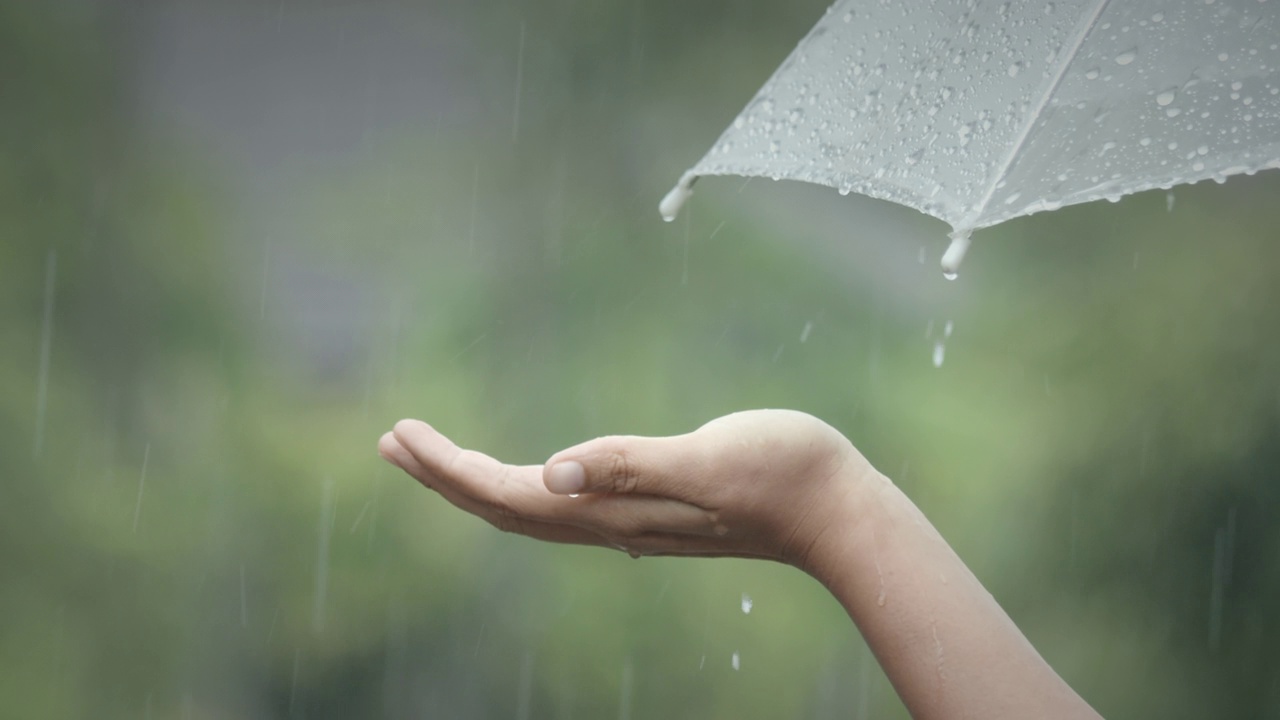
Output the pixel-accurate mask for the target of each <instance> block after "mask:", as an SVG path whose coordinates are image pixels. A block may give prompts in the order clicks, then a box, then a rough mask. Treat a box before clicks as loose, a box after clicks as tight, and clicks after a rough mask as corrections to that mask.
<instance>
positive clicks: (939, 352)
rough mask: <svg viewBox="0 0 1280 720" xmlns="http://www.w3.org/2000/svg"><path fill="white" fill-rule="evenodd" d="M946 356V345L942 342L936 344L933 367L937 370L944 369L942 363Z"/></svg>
mask: <svg viewBox="0 0 1280 720" xmlns="http://www.w3.org/2000/svg"><path fill="white" fill-rule="evenodd" d="M946 354H947V347H946V345H944V344H943V343H942V341H941V340H938V341H937V342H935V343H934V344H933V366H934V367H936V368H940V367H942V361H943V360H944V359H945V357H946Z"/></svg>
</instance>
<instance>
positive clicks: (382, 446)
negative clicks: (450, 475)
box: [378, 433, 613, 547]
mask: <svg viewBox="0 0 1280 720" xmlns="http://www.w3.org/2000/svg"><path fill="white" fill-rule="evenodd" d="M378 454H380V455H382V457H384V458H386V459H387V460H388V461H389V462H391V464H393V465H395V466H396V467H398V468H400V469H401V470H404V471H405V472H406V473H408V474H409V475H411V476H413V477H414V478H415V479H417V480H418V481H419V482H421V483H422V484H423V485H426V486H427V487H428V488H431V489H432V490H435V491H436V492H437V493H439V494H440V495H441V496H443V497H444V499H445V500H448V501H449V503H450V504H452V505H453V506H454V507H457V508H459V509H460V510H465V511H466V512H469V513H471V514H472V515H475V516H477V517H479V518H481V519H482V520H485V521H486V522H488V523H489V524H490V525H493V526H494V527H496V528H498V529H499V530H502V531H504V532H514V533H518V534H521V535H527V536H529V537H532V538H534V539H536V540H545V541H547V542H557V543H572V544H575V545H598V546H602V547H612V546H613V543H611V542H610V541H609V540H607V539H606V538H604V537H602V536H600V535H599V534H596V533H593V532H590V531H589V530H586V529H584V528H581V527H575V526H572V525H561V524H555V523H544V522H538V521H534V520H529V519H527V518H520V517H517V516H504V515H503V514H501V513H499V512H497V511H496V510H494V509H493V508H491V507H489V506H486V505H485V504H484V503H482V502H480V501H479V500H476V499H474V498H471V497H469V496H467V495H466V494H463V493H460V492H458V491H457V490H456V489H455V488H453V487H452V486H451V485H450V484H449V483H447V482H442V481H441V480H440V479H439V478H437V477H435V476H434V475H432V473H430V472H429V471H428V470H427V469H426V468H424V467H423V466H422V464H421V463H419V462H418V460H417V458H415V457H414V455H413V454H412V453H410V452H409V451H408V450H406V449H405V448H404V446H403V445H401V444H400V443H399V442H398V441H397V440H396V438H395V435H394V434H393V433H386V434H385V435H383V436H382V438H381V439H379V440H378Z"/></svg>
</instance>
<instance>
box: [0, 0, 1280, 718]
mask: <svg viewBox="0 0 1280 720" xmlns="http://www.w3.org/2000/svg"><path fill="white" fill-rule="evenodd" d="M823 9H824V4H823V2H822V0H797V1H796V2H787V3H784V2H777V0H734V1H733V2H729V1H728V0H708V1H706V2H699V3H688V2H681V1H680V0H644V1H643V2H594V1H588V0H513V1H503V2H495V3H477V2H472V3H468V2H462V1H461V0H458V1H456V2H452V1H451V2H445V1H444V0H439V1H437V2H430V3H414V2H408V1H407V0H406V1H403V2H401V1H398V0H384V1H380V2H374V1H370V2H350V1H347V2H336V1H335V0H315V1H313V2H302V0H281V1H280V2H268V3H257V2H236V1H232V0H228V1H225V2H214V1H213V0H208V1H205V2H196V1H192V0H181V1H177V2H159V1H153V2H148V1H144V0H138V1H134V2H125V1H123V0H121V1H120V2H107V1H100V2H90V1H88V0H46V1H44V2H25V3H24V2H9V3H0V708H3V710H2V711H0V714H3V715H5V716H6V717H25V718H90V717H92V718H192V719H204V718H350V717H368V718H374V717H385V718H403V717H424V718H518V719H528V718H613V717H617V718H622V719H632V718H634V719H637V720H638V719H639V718H670V717H712V718H731V717H732V718H783V717H785V718H871V717H875V718H886V717H887V718H892V717H905V711H904V710H903V708H902V706H901V704H900V702H899V701H898V700H897V698H896V697H895V696H894V694H893V691H892V688H891V687H890V686H889V685H888V683H887V681H886V680H885V679H884V676H883V674H882V673H881V672H880V670H879V668H878V667H877V666H876V665H875V663H874V661H873V660H872V659H871V657H870V655H869V653H868V652H867V650H866V647H865V645H864V643H863V642H862V641H861V639H860V638H859V636H858V634H857V632H856V630H855V628H854V627H853V626H852V625H851V624H850V623H849V622H848V620H847V618H846V617H845V616H844V615H843V612H842V611H841V609H840V608H839V606H838V605H837V604H836V603H835V601H834V600H832V599H831V598H830V597H828V596H827V595H826V594H825V593H824V591H823V590H822V589H821V588H820V587H819V586H818V585H817V584H816V583H815V582H813V581H811V580H810V579H808V578H806V577H805V576H803V575H801V574H800V573H799V572H796V571H794V570H791V569H789V568H785V567H782V566H777V565H771V564H764V563H751V562H745V561H734V560H717V561H693V560H678V559H652V558H646V559H642V560H640V561H638V562H637V561H633V560H631V559H630V558H628V557H626V556H625V555H623V554H621V553H614V552H609V551H604V550H599V549H588V548H572V547H561V546H545V545H540V544H537V543H535V542H533V541H530V540H527V539H524V538H520V537H515V536H509V535H503V534H501V533H499V532H497V531H496V530H493V529H492V528H490V527H488V526H486V525H484V524H483V523H482V522H480V521H478V520H476V519H474V518H472V517H470V516H466V515H464V514H463V513H461V512H459V511H456V510H454V509H452V508H451V507H449V506H448V505H447V504H446V503H444V502H443V501H442V500H441V499H439V498H438V497H435V496H433V495H431V494H430V493H429V492H427V491H425V490H423V489H422V488H420V487H418V486H417V485H416V484H415V483H413V482H412V481H410V480H408V479H406V478H404V477H402V476H400V475H398V473H397V472H395V471H393V470H392V469H391V468H390V467H388V466H386V465H385V463H383V462H382V461H380V460H379V459H378V457H377V456H376V453H375V450H374V445H375V442H376V440H377V437H378V436H379V435H380V434H381V433H382V432H383V431H385V430H386V429H388V428H389V427H390V426H391V425H392V423H393V422H394V421H395V420H397V419H399V418H400V417H404V416H415V417H421V418H424V419H427V420H429V421H430V422H432V423H434V424H435V425H437V426H438V427H440V428H441V429H442V430H444V431H445V432H446V433H448V434H450V435H451V436H452V437H453V438H454V439H456V440H457V441H458V442H459V443H460V444H463V445H467V446H472V447H476V448H479V449H482V450H485V451H487V452H490V453H491V454H494V455H496V456H498V457H500V458H503V459H505V460H509V461H512V462H522V463H528V462H540V461H541V460H543V459H545V458H546V457H548V456H549V455H550V454H551V453H552V452H554V451H555V450H557V449H559V448H561V447H564V446H567V445H569V444H572V443H576V442H578V441H581V440H583V439H586V438H589V437H594V436H598V435H602V434H608V433H635V434H671V433H677V432H684V431H687V430H690V429H692V428H694V427H696V426H698V425H700V424H701V423H703V422H705V421H706V420H708V419H711V418H713V417H716V416H718V415H721V414H724V413H727V412H732V411H735V410H740V409H746V408H753V407H788V408H796V409H800V410H805V411H808V412H811V413H813V414H815V415H818V416H820V417H822V418H824V419H825V420H827V421H828V422H830V423H832V424H833V425H835V426H836V427H838V428H839V429H841V430H842V431H843V432H845V433H846V434H847V435H848V436H849V437H850V438H851V439H853V440H854V442H855V443H856V444H857V445H858V446H859V447H860V448H861V449H862V451H863V452H864V453H865V454H866V455H867V456H868V457H869V458H871V460H872V461H873V462H874V463H875V464H876V465H877V466H878V467H880V468H881V469H882V470H883V471H885V472H886V473H887V474H888V475H889V476H890V477H892V478H893V479H894V480H895V481H896V482H897V483H899V484H900V485H901V486H902V487H903V488H904V489H905V490H906V491H907V493H908V494H909V495H910V496H911V497H912V498H913V499H915V500H916V502H917V503H918V504H919V505H920V506H921V508H922V509H923V510H924V511H925V512H926V514H928V515H929V516H930V517H931V518H932V519H933V520H934V522H935V524H936V525H937V526H938V527H939V529H940V530H941V531H942V532H943V534H944V535H945V536H946V537H947V538H948V539H949V540H950V541H951V542H952V544H953V545H954V547H955V548H956V550H957V551H958V552H959V554H960V555H961V556H962V557H963V558H965V559H966V561H967V562H968V563H969V564H970V565H971V567H972V568H973V569H974V571H975V572H976V573H977V574H978V576H979V577H980V578H981V579H982V580H983V581H984V582H985V583H986V584H987V586H988V588H989V589H990V590H991V591H992V592H993V593H994V595H995V596H996V598H997V599H998V600H999V601H1000V602H1001V603H1002V604H1003V605H1004V607H1005V608H1006V609H1007V610H1008V611H1009V613H1010V614H1011V615H1012V616H1013V618H1014V619H1015V620H1016V621H1017V622H1018V623H1019V625H1020V626H1021V627H1022V628H1023V630H1024V631H1025V632H1026V633H1027V635H1028V636H1029V637H1030V639H1031V640H1032V642H1033V643H1034V644H1035V645H1036V646H1037V647H1038V648H1039V649H1040V650H1041V652H1042V653H1043V654H1044V655H1045V657H1046V658H1047V659H1048V660H1049V661H1050V663H1052V664H1053V665H1054V667H1055V668H1057V669H1058V670H1059V671H1060V672H1061V673H1062V674H1063V675H1064V677H1066V678H1067V680H1068V681H1069V682H1070V683H1072V684H1073V685H1074V686H1075V687H1076V688H1077V689H1078V690H1079V691H1080V692H1081V694H1083V695H1084V696H1085V698H1087V699H1088V700H1089V701H1090V702H1092V703H1093V704H1094V705H1095V706H1096V707H1097V708H1098V709H1099V710H1100V711H1101V712H1102V713H1103V714H1104V715H1107V716H1109V717H1163V718H1206V717H1214V718H1251V719H1252V718H1267V717H1271V718H1276V717H1280V660H1278V659H1277V657H1278V655H1277V646H1280V523H1277V519H1278V518H1280V477H1278V474H1280V282H1277V280H1276V273H1277V269H1278V268H1280V203H1277V202H1276V199H1277V198H1278V197H1280V174H1277V173H1275V172H1271V173H1262V174H1260V175H1258V176H1255V177H1241V178H1234V179H1232V180H1230V181H1229V182H1227V183H1226V184H1224V185H1221V186H1219V185H1215V184H1213V183H1207V184H1203V185H1200V186H1196V187H1189V188H1178V189H1176V190H1175V191H1173V192H1172V193H1171V194H1166V193H1164V192H1157V193H1150V194H1143V195H1138V196H1134V197H1130V198H1126V199H1125V200H1123V201H1122V202H1120V203H1118V204H1109V203H1100V204H1092V205H1088V206H1083V207H1074V208H1068V209H1065V210H1062V211H1059V212H1054V213H1049V214H1043V215H1038V216H1035V217H1031V218H1024V219H1021V220H1018V221H1015V222H1012V223H1009V224H1007V225H1005V226H1003V227H1000V228H997V229H993V230H987V231H983V232H981V233H980V234H979V237H978V238H976V241H975V245H974V248H973V250H972V251H971V253H970V257H969V259H968V261H967V263H966V265H965V267H964V269H963V273H962V276H961V278H960V280H959V281H957V282H953V283H949V282H946V281H944V280H943V279H942V278H941V275H940V273H939V271H938V266H937V263H938V258H939V256H940V254H941V251H942V250H943V248H944V246H945V242H946V240H945V235H946V228H945V227H944V226H943V225H941V224H940V223H938V222H936V221H934V220H931V219H928V218H925V217H923V216H920V215H918V214H916V213H914V212H912V211H909V210H905V209H902V208H898V207H893V206H890V205H888V204H885V203H881V202H876V201H871V200H867V199H862V198H855V197H840V196H838V195H837V194H836V193H835V192H833V191H830V190H827V189H824V188H815V187H806V186H801V185H795V184H788V183H772V182H768V181H759V180H756V181H750V182H744V181H742V180H741V179H732V178H710V179H707V180H704V181H703V182H702V183H700V184H699V187H698V193H697V195H696V196H695V199H694V200H693V201H692V203H691V205H690V206H689V207H688V208H687V209H686V212H685V213H684V214H683V215H682V216H681V218H680V219H679V220H678V221H677V222H675V223H672V224H666V223H663V222H661V220H660V219H659V217H658V213H657V210H656V204H657V201H658V200H659V199H660V198H661V196H662V194H663V193H665V191H666V190H667V189H668V188H669V187H670V185H671V183H672V182H673V181H674V180H675V179H676V178H677V177H678V175H679V174H680V173H681V172H682V171H683V170H684V169H685V168H686V167H688V166H689V165H691V164H692V163H693V162H694V161H695V160H696V159H697V158H698V157H700V156H701V154H702V152H703V151H704V150H705V149H706V148H707V147H708V146H709V144H710V143H711V142H712V141H713V140H714V139H715V137H716V136H717V135H718V133H719V131H720V130H721V129H722V128H723V127H724V125H725V124H726V123H728V122H729V121H730V120H731V119H732V118H733V117H734V116H735V114H736V113H737V112H738V110H739V109H740V108H741V107H742V105H743V104H744V103H745V101H746V100H747V99H749V98H750V96H751V95H752V94H753V93H754V91H755V90H756V89H757V88H758V87H759V85H760V84H761V83H762V82H763V81H764V79H765V78H766V77H767V76H768V75H769V73H770V72H771V71H772V70H773V68H774V67H775V66H776V65H777V64H778V63H779V62H780V61H781V60H782V59H783V58H784V57H785V56H786V54H787V53H788V52H789V50H790V49H791V48H792V47H793V46H794V44H795V42H796V41H797V40H798V39H799V38H800V37H801V36H802V34H803V33H804V32H805V31H806V30H807V29H808V28H809V27H810V26H811V25H812V23H813V22H814V21H815V19H816V18H817V17H818V16H819V14H820V13H821V12H822V11H823ZM948 325H950V326H951V331H950V333H949V336H948V331H947V326H948ZM939 348H940V349H939ZM744 594H745V595H747V596H749V597H750V598H751V599H752V601H753V609H752V611H751V612H750V613H749V614H745V613H744V612H743V611H742V597H743V595H744ZM735 654H736V656H737V658H738V667H737V668H736V669H735V667H734V666H733V660H732V659H733V658H734V656H735Z"/></svg>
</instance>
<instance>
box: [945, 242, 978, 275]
mask: <svg viewBox="0 0 1280 720" xmlns="http://www.w3.org/2000/svg"><path fill="white" fill-rule="evenodd" d="M972 232H973V231H972V230H956V231H955V232H953V233H951V244H950V245H948V246H947V251H946V252H944V253H943V254H942V276H943V277H945V278H946V279H948V280H955V279H956V277H957V276H959V274H960V263H961V262H962V261H963V260H964V254H965V253H966V252H968V250H969V236H970V234H971V233H972Z"/></svg>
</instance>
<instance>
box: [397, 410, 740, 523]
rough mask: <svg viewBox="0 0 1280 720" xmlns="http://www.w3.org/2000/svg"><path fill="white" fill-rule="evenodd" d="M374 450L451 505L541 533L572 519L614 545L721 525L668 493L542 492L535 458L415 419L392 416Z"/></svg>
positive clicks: (538, 468) (489, 519)
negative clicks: (391, 426) (497, 453)
mask: <svg viewBox="0 0 1280 720" xmlns="http://www.w3.org/2000/svg"><path fill="white" fill-rule="evenodd" d="M379 450H380V452H382V454H383V455H384V456H386V457H388V459H391V460H392V461H393V462H396V464H397V465H399V466H400V467H402V468H403V469H405V470H406V471H407V472H409V473H410V474H411V475H413V476H414V477H416V478H417V479H418V480H419V481H421V482H422V483H423V484H425V485H427V486H428V487H430V488H432V489H433V490H436V491H437V492H439V493H440V494H441V495H444V496H445V498H446V499H447V500H449V501H450V502H451V503H453V504H454V505H457V506H458V507H460V508H462V509H464V510H466V511H468V512H471V513H472V514H475V515H479V516H480V517H482V518H484V519H486V520H488V521H489V522H491V523H492V524H494V525H495V526H497V527H499V528H500V529H503V530H507V531H512V532H519V533H522V534H526V535H529V534H533V533H531V532H526V531H525V527H526V525H528V524H531V523H532V524H533V526H532V527H533V529H536V530H538V531H539V532H544V533H545V529H544V528H542V527H541V525H548V524H550V525H572V526H576V527H577V528H578V529H580V530H585V531H587V532H588V533H590V534H591V535H592V536H593V542H591V543H589V544H601V542H600V539H601V538H603V539H604V541H605V542H606V544H612V545H618V544H621V543H620V542H619V541H620V540H626V539H628V538H634V537H637V536H640V535H642V534H645V533H654V532H665V533H680V534H690V535H697V536H714V535H716V534H717V532H718V531H720V530H722V526H720V525H719V524H718V523H717V518H716V516H715V515H714V514H713V513H708V512H707V511H705V510H703V509H702V508H699V507H697V506H694V505H691V504H689V503H685V502H681V501H679V500H675V499H671V498H663V497H653V496H644V495H627V496H625V497H624V496H617V495H592V496H584V497H581V498H570V497H565V496H563V495H556V494H553V493H550V492H547V489H546V488H545V487H544V486H543V483H542V479H541V478H542V468H541V467H540V466H524V467H519V466H513V465H505V464H503V463H500V462H498V461H497V460H495V459H493V458H491V457H489V456H487V455H484V454H483V453H479V452H475V451H471V450H463V449H461V448H459V447H458V446H456V445H454V444H453V443H452V442H451V441H450V440H449V439H448V438H446V437H444V436H443V435H441V434H440V433H439V432H437V431H436V430H434V429H433V428H431V427H430V426H429V425H427V424H426V423H422V422H419V421H411V420H406V421H401V422H400V423H397V424H396V429H395V432H394V433H392V434H389V435H388V436H384V438H383V441H382V442H380V444H379ZM415 466H416V467H415ZM565 537H568V538H573V537H577V536H575V535H573V534H572V533H570V534H568V535H566V536H565ZM561 541H562V542H578V540H574V539H567V540H561Z"/></svg>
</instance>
